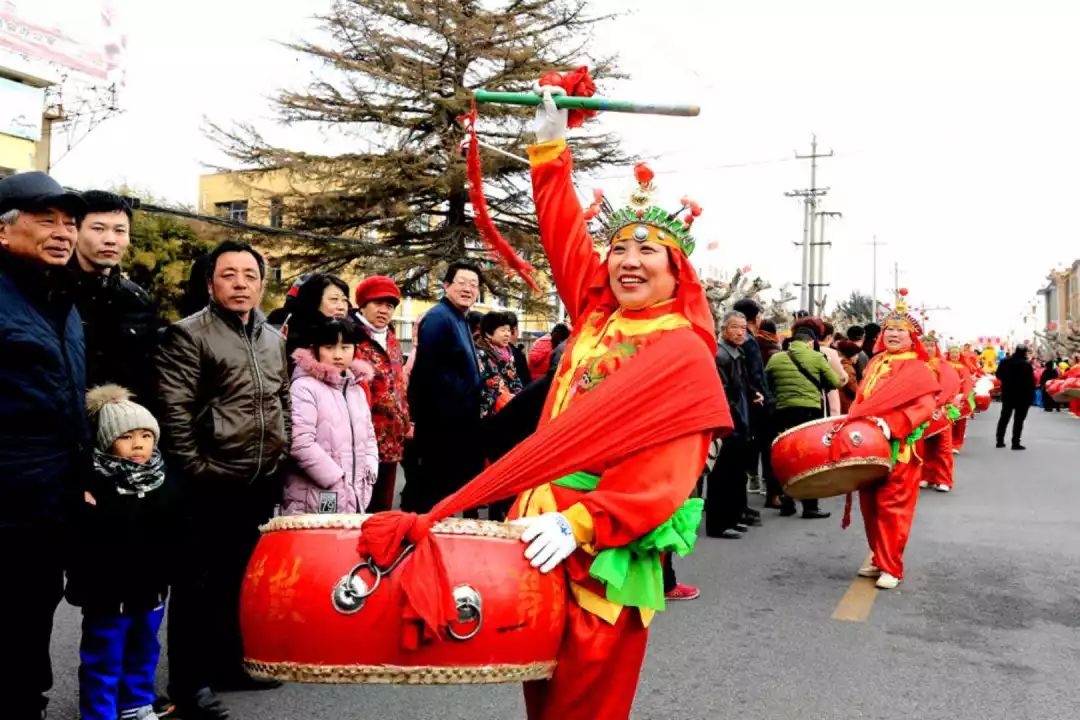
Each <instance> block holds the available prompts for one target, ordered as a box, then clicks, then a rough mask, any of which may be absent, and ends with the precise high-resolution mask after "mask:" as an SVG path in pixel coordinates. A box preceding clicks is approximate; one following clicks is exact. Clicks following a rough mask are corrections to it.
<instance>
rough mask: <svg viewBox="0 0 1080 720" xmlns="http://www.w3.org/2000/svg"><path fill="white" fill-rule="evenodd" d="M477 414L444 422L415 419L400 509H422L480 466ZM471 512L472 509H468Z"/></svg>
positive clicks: (435, 501) (474, 472)
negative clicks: (473, 418)
mask: <svg viewBox="0 0 1080 720" xmlns="http://www.w3.org/2000/svg"><path fill="white" fill-rule="evenodd" d="M481 442H482V438H481V432H480V419H479V417H478V418H477V419H476V421H475V422H460V423H456V424H448V425H438V426H432V425H421V424H420V423H417V426H416V437H415V440H414V442H413V445H412V447H411V448H410V451H412V452H415V457H414V458H413V459H411V462H414V463H415V465H413V466H412V468H411V469H410V472H409V474H408V475H407V476H406V479H405V488H404V490H402V492H401V509H402V510H404V511H406V512H415V513H426V512H429V511H430V510H431V508H433V507H435V505H436V504H438V502H439V501H440V500H442V499H443V498H445V497H448V496H450V495H452V494H453V493H454V492H456V491H457V490H458V489H459V488H461V486H463V485H464V484H465V483H467V482H469V481H470V480H472V479H473V478H474V477H476V476H477V475H479V474H480V471H481V470H483V469H484V458H483V448H482V447H481ZM470 514H473V515H474V516H475V514H474V513H470Z"/></svg>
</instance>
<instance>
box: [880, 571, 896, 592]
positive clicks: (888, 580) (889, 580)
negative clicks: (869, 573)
mask: <svg viewBox="0 0 1080 720" xmlns="http://www.w3.org/2000/svg"><path fill="white" fill-rule="evenodd" d="M899 584H900V578H898V577H896V576H895V575H890V574H889V573H887V572H883V573H881V577H879V578H878V579H877V582H876V583H874V585H876V586H877V587H878V588H879V589H881V590H892V589H894V588H895V587H896V586H897V585H899Z"/></svg>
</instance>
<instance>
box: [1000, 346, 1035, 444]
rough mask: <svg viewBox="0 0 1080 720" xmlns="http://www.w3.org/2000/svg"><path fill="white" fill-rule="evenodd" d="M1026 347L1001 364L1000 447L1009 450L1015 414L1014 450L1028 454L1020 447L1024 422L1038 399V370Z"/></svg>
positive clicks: (1016, 351) (1017, 347) (1019, 348)
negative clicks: (1007, 442)
mask: <svg viewBox="0 0 1080 720" xmlns="http://www.w3.org/2000/svg"><path fill="white" fill-rule="evenodd" d="M1028 354H1029V353H1028V348H1027V346H1026V345H1017V346H1016V350H1015V351H1014V352H1013V354H1012V355H1010V356H1009V357H1007V358H1005V359H1004V360H1002V361H1001V364H1000V365H998V368H997V372H996V375H997V377H998V379H999V380H1001V417H1000V418H998V424H997V447H999V448H1003V447H1005V431H1006V430H1007V429H1008V427H1009V419H1010V418H1011V417H1012V416H1013V414H1014V413H1015V417H1016V419H1015V420H1014V421H1013V428H1012V449H1013V450H1025V449H1026V448H1025V447H1024V446H1023V445H1021V444H1020V436H1021V435H1022V434H1023V432H1024V420H1025V418H1027V414H1028V408H1030V407H1031V403H1032V401H1033V400H1034V398H1035V369H1034V368H1032V367H1031V359H1030V358H1029V357H1028Z"/></svg>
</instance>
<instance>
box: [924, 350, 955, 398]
mask: <svg viewBox="0 0 1080 720" xmlns="http://www.w3.org/2000/svg"><path fill="white" fill-rule="evenodd" d="M930 369H931V370H933V371H934V374H935V375H937V379H938V384H939V385H941V393H940V394H939V395H938V398H937V402H938V405H945V404H946V403H951V402H953V401H954V400H955V399H956V396H957V395H958V394H960V388H961V387H962V384H961V381H960V373H958V372H956V368H954V367H953V366H952V365H950V364H949V361H948V360H945V359H944V358H940V357H939V358H934V359H933V360H931V361H930Z"/></svg>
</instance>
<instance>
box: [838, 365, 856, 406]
mask: <svg viewBox="0 0 1080 720" xmlns="http://www.w3.org/2000/svg"><path fill="white" fill-rule="evenodd" d="M840 364H841V366H842V367H843V368H844V372H846V373H847V382H846V383H844V384H843V385H842V386H840V412H842V413H844V414H847V411H848V408H850V407H851V403H853V402H855V394H856V393H857V392H858V390H859V382H858V380H856V375H857V373H856V371H855V358H849V357H842V356H841V358H840Z"/></svg>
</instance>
